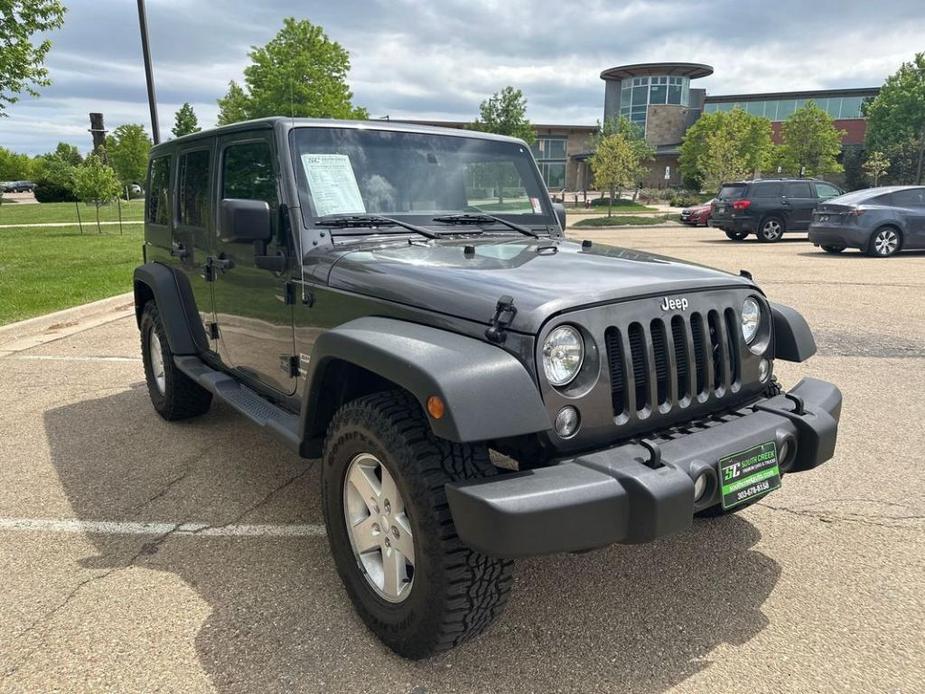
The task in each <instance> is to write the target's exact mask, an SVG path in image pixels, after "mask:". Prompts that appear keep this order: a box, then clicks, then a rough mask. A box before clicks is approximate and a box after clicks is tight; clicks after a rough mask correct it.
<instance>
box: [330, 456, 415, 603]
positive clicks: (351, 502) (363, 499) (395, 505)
mask: <svg viewBox="0 0 925 694" xmlns="http://www.w3.org/2000/svg"><path fill="white" fill-rule="evenodd" d="M344 521H345V522H346V524H347V534H348V535H349V536H350V545H351V547H352V548H353V555H354V557H355V558H356V560H357V565H358V566H359V567H360V570H361V571H362V572H363V575H364V576H365V577H366V581H367V582H368V583H369V585H370V587H372V589H373V590H374V591H375V592H376V594H377V595H379V596H380V597H381V598H383V599H384V600H387V601H389V602H396V603H397V602H402V601H403V600H405V599H406V598H407V597H408V595H409V594H410V593H411V587H412V585H413V583H414V538H413V537H412V534H411V522H410V520H409V519H408V515H407V514H406V513H405V502H404V500H403V499H402V496H401V493H400V492H399V491H398V486H397V485H396V484H395V478H394V477H392V474H391V473H390V472H389V470H388V468H386V466H385V465H383V464H382V462H381V461H380V460H379V459H378V458H376V456H374V455H372V454H371V453H360V454H359V455H357V456H355V457H354V458H353V460H352V461H350V466H349V468H348V469H347V474H346V476H345V477H344Z"/></svg>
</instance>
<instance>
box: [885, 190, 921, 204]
mask: <svg viewBox="0 0 925 694" xmlns="http://www.w3.org/2000/svg"><path fill="white" fill-rule="evenodd" d="M889 204H891V205H896V207H925V188H912V189H910V190H897V191H896V192H895V193H893V194H892V195H890V201H889Z"/></svg>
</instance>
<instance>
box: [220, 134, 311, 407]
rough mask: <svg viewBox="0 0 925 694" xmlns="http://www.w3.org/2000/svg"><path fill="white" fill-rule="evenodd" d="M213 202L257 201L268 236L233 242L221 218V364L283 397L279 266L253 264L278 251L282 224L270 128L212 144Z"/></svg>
mask: <svg viewBox="0 0 925 694" xmlns="http://www.w3.org/2000/svg"><path fill="white" fill-rule="evenodd" d="M218 150H219V151H218V162H219V164H218V174H219V175H218V181H217V187H218V191H217V195H216V207H217V208H220V207H221V200H225V199H239V200H262V201H264V202H266V203H267V204H268V205H269V206H270V212H271V220H272V222H271V225H272V237H271V239H270V241H256V242H253V243H235V242H231V241H228V240H224V239H223V237H222V229H221V215H220V214H215V215H214V219H215V224H216V225H217V231H216V235H215V239H214V243H215V246H214V249H213V254H212V255H213V257H214V261H213V265H214V267H215V270H214V272H213V276H214V281H213V282H212V293H213V305H214V306H215V321H216V323H217V324H218V333H219V336H220V337H219V350H220V351H219V354H220V356H221V359H222V362H223V363H224V364H225V365H226V366H228V367H231V368H233V369H235V371H237V372H238V374H239V375H240V376H242V377H243V378H245V379H247V380H249V381H251V382H253V383H255V384H256V385H258V386H264V387H266V388H269V389H272V390H273V391H276V392H278V393H281V394H283V395H288V394H292V393H294V392H295V389H296V381H297V379H296V378H295V377H294V376H293V369H292V366H291V363H290V359H291V358H292V356H293V354H294V334H293V323H292V310H293V308H292V304H291V303H290V302H289V301H288V299H287V297H288V296H289V292H288V291H287V289H288V288H287V286H286V285H287V284H288V281H289V277H288V273H287V272H286V271H282V272H279V271H277V270H275V269H265V268H264V267H258V264H257V258H258V257H259V258H261V259H266V258H269V257H272V256H276V255H279V254H285V251H286V249H287V247H288V244H289V239H288V238H286V234H287V233H288V227H287V225H285V224H283V223H282V220H281V215H280V195H279V176H278V171H277V165H276V148H275V145H274V142H273V137H272V131H254V132H244V133H236V134H234V135H229V136H227V137H224V138H222V139H221V140H220V141H219V147H218Z"/></svg>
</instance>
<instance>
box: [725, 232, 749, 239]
mask: <svg viewBox="0 0 925 694" xmlns="http://www.w3.org/2000/svg"><path fill="white" fill-rule="evenodd" d="M746 236H748V232H747V231H727V232H726V238H728V239H729V240H730V241H741V240H743V239H744V238H745V237H746Z"/></svg>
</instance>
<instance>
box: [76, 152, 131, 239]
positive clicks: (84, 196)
mask: <svg viewBox="0 0 925 694" xmlns="http://www.w3.org/2000/svg"><path fill="white" fill-rule="evenodd" d="M121 191H122V185H121V184H120V182H119V177H118V176H117V175H116V172H115V171H113V169H112V167H110V166H108V165H107V164H105V163H104V162H103V160H102V158H100V155H98V154H91V155H90V156H88V157H87V160H86V161H85V162H84V163H83V164H81V165H80V166H78V167H76V169H75V171H74V193H75V194H76V195H77V198H78V199H79V200H81V201H83V202H86V203H93V205H94V207H96V230H97V232H99V233H102V232H103V230H102V229H101V228H100V206H101V205H104V204H106V203H109V202H112V201H113V200H115V199H116V198H117V197H118V196H119V193H120V192H121Z"/></svg>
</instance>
